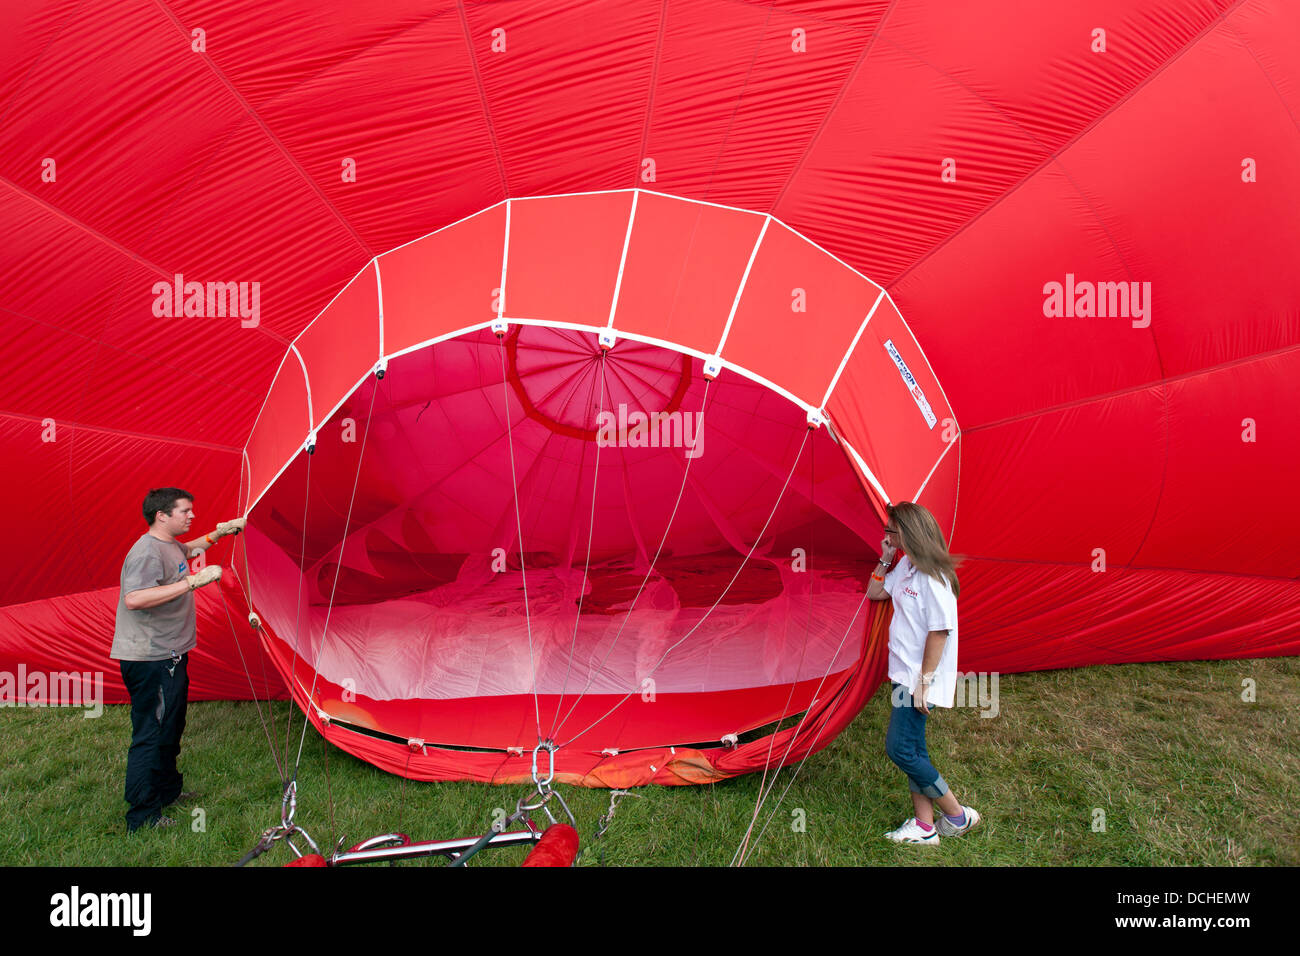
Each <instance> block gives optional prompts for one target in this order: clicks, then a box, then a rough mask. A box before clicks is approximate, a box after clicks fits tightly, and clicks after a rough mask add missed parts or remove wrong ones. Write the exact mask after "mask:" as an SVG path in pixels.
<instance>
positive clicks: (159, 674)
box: [119, 654, 190, 831]
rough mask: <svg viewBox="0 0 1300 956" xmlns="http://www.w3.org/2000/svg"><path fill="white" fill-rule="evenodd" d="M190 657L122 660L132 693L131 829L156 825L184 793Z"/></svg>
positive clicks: (128, 779) (128, 769)
mask: <svg viewBox="0 0 1300 956" xmlns="http://www.w3.org/2000/svg"><path fill="white" fill-rule="evenodd" d="M188 659H189V655H188V654H182V655H181V657H180V660H179V661H176V662H174V663H173V662H172V661H170V660H166V661H120V662H119V663H120V664H121V665H122V681H123V682H124V683H125V684H126V689H127V691H128V693H130V695H131V749H130V750H129V751H127V755H126V802H127V803H129V804H130V805H131V809H129V810H127V812H126V828H127V830H128V831H131V830H136V829H138V828H140V827H142V826H152V825H153V824H155V823H157V822H158V818H159V817H160V816H162V808H163V807H166V806H170V805H171V804H172V803H174V802H175V801H176V798H177V797H179V796H180V795H181V790H182V789H184V787H183V783H184V781H183V779H182V777H181V774H180V773H179V772H178V771H177V770H176V757H177V756H178V755H179V754H180V752H181V734H183V733H184V732H185V708H186V705H187V704H188V698H189V690H190V678H189V674H188V673H187V672H186V665H187V664H188V662H189V661H188Z"/></svg>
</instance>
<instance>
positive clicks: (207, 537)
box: [203, 534, 216, 544]
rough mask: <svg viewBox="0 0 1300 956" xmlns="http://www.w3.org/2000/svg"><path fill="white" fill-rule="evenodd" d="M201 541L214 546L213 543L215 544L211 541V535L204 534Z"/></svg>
mask: <svg viewBox="0 0 1300 956" xmlns="http://www.w3.org/2000/svg"><path fill="white" fill-rule="evenodd" d="M203 540H204V541H206V542H207V543H208V544H215V543H216V542H214V541H213V540H212V535H211V534H205V535H204V536H203Z"/></svg>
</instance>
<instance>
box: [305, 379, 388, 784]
mask: <svg viewBox="0 0 1300 956" xmlns="http://www.w3.org/2000/svg"><path fill="white" fill-rule="evenodd" d="M378 394H379V379H378V378H376V379H375V385H374V388H373V389H371V391H370V409H369V410H368V411H367V412H366V430H365V431H364V432H362V433H361V450H360V452H358V453H357V473H356V475H355V476H354V477H353V479H352V497H351V498H350V499H349V500H348V516H347V517H346V518H345V519H344V520H343V538H342V540H341V541H340V542H339V558H338V563H337V564H335V566H334V584H333V585H331V586H330V602H329V604H328V605H327V606H326V608H325V626H324V627H323V629H322V630H321V635H320V644H319V645H317V647H316V660H315V661H313V662H312V675H311V689H310V690H309V691H307V700H306V702H305V703H304V705H303V708H302V736H301V737H300V738H299V739H298V759H297V760H295V761H294V764H293V779H295V780H297V779H298V766H299V765H300V764H301V763H302V745H303V744H304V743H305V742H306V740H307V725H308V724H310V723H311V721H310V720H309V719H308V711H307V707H308V706H314V699H315V697H316V681H318V680H319V679H320V658H321V652H323V651H324V650H325V639H326V638H327V637H328V636H329V632H330V615H331V614H332V613H333V612H334V594H335V592H336V591H337V590H338V586H339V577H340V576H341V575H342V573H343V549H344V548H346V547H347V546H348V527H349V526H350V525H351V524H352V506H353V505H354V504H356V500H357V485H359V484H360V483H361V465H362V463H364V462H365V460H366V439H367V438H369V437H370V418H371V416H372V415H374V413H375V396H377V395H378ZM306 530H307V527H306V524H305V523H304V525H303V533H304V534H305V533H306Z"/></svg>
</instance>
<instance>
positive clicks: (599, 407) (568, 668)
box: [539, 349, 606, 737]
mask: <svg viewBox="0 0 1300 956" xmlns="http://www.w3.org/2000/svg"><path fill="white" fill-rule="evenodd" d="M605 355H606V351H605V350H604V349H601V350H600V398H599V400H598V401H597V402H596V426H597V429H598V430H597V433H596V434H597V438H596V469H595V475H594V476H593V477H592V479H591V518H590V520H589V521H588V523H587V563H586V564H585V565H583V568H582V587H581V589H579V591H578V613H577V615H575V616H574V618H573V639H572V640H571V641H570V642H569V662H568V664H567V665H565V668H564V682H563V683H561V684H560V696H559V698H558V699H557V700H556V701H555V713H554V714H553V715H552V716H551V736H552V737H554V736H555V721H556V720H557V719H558V718H559V716H560V707H561V706H562V705H563V704H564V692H565V691H566V690H567V689H568V687H569V674H570V672H572V670H573V655H574V653H575V652H576V651H577V648H578V624H579V623H580V622H581V621H582V601H583V599H584V598H585V597H586V596H587V575H588V574H589V572H590V571H591V542H592V539H593V537H594V536H595V532H596V487H597V484H598V482H599V481H600V437H599V436H600V432H599V427H600V415H601V413H602V412H603V411H604V410H605ZM539 736H540V734H539Z"/></svg>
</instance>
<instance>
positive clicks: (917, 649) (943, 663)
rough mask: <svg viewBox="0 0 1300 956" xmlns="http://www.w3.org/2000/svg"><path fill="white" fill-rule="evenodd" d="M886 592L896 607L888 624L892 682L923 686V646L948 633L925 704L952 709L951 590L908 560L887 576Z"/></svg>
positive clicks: (954, 600)
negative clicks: (934, 635) (935, 635)
mask: <svg viewBox="0 0 1300 956" xmlns="http://www.w3.org/2000/svg"><path fill="white" fill-rule="evenodd" d="M884 587H885V591H886V592H887V593H888V594H889V597H890V599H891V600H892V601H893V602H894V619H893V620H892V621H891V622H890V624H889V679H890V680H892V681H897V682H898V683H900V684H902V685H903V686H904V687H906V688H907V691H908V693H911V692H912V691H914V690H915V689H916V685H917V684H919V683H921V664H922V662H923V660H924V658H925V641H926V637H927V636H928V635H929V633H930V632H931V631H943V630H946V631H947V632H948V640H947V641H946V642H944V646H943V656H942V657H940V658H939V666H938V668H936V670H935V675H934V683H933V684H931V685H930V693H929V694H928V695H927V697H926V700H927V702H928V703H929V704H930V705H931V706H938V707H951V706H952V705H953V701H954V699H955V698H956V695H957V598H956V597H955V596H954V595H953V593H952V585H950V584H949V583H948V581H947V580H945V579H942V578H933V577H931V576H930V575H928V574H924V573H922V572H920V571H918V570H917V569H916V568H914V567H913V566H912V562H911V561H910V560H908V557H907V555H903V557H902V558H901V559H900V560H899V562H898V564H897V565H896V566H895V567H894V569H893V570H892V571H890V572H889V573H888V574H887V575H885V584H884Z"/></svg>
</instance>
